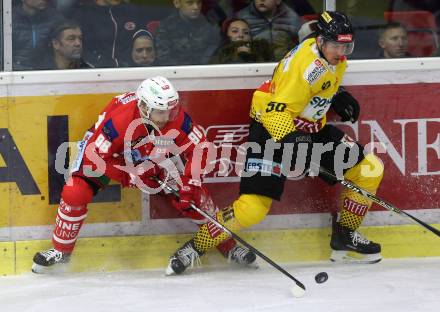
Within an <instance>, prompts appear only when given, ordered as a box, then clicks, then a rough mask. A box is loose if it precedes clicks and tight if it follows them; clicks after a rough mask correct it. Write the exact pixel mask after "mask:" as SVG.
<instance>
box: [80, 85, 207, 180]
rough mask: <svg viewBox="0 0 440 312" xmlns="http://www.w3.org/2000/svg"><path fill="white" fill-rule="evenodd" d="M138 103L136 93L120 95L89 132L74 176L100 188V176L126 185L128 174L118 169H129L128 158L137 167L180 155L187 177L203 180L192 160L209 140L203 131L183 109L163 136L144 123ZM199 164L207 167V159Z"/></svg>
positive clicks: (108, 106)
mask: <svg viewBox="0 0 440 312" xmlns="http://www.w3.org/2000/svg"><path fill="white" fill-rule="evenodd" d="M137 102H138V98H137V97H136V94H135V93H133V92H129V93H124V94H122V95H118V96H116V97H114V98H113V99H112V100H111V101H110V102H109V104H108V105H107V106H106V107H105V108H104V110H103V111H102V113H101V114H100V115H99V117H98V121H97V122H96V124H95V125H94V127H92V128H91V129H90V130H89V131H88V132H87V133H86V136H85V138H84V140H83V145H84V146H83V147H82V148H83V150H82V151H80V154H79V156H80V157H79V158H78V161H77V165H76V166H73V167H74V168H73V170H72V172H73V175H81V176H85V177H87V178H88V179H89V180H92V181H94V182H95V183H97V184H98V185H99V186H102V185H103V184H104V181H103V180H102V177H97V178H96V176H99V175H101V176H102V175H103V176H105V177H107V178H110V179H112V180H116V181H119V182H121V183H122V184H124V181H125V180H126V179H127V172H125V171H124V170H120V169H118V166H125V165H126V160H127V159H130V160H132V161H133V163H134V164H135V165H136V164H138V163H141V162H143V161H145V160H147V159H148V160H152V161H154V162H156V163H160V161H161V160H163V159H165V158H167V157H170V156H173V155H180V156H181V158H182V159H183V161H184V163H185V168H184V172H183V175H185V176H188V177H190V178H194V179H200V172H197V170H196V171H194V168H192V161H193V156H194V155H193V154H194V149H195V148H196V146H197V145H198V144H200V143H203V142H205V141H206V137H205V135H204V132H203V130H202V129H201V128H200V127H199V126H197V125H195V124H193V122H192V120H191V117H190V116H189V115H188V114H187V113H186V112H184V111H183V109H181V110H180V111H179V112H178V114H177V117H176V118H175V119H174V120H172V121H169V122H168V123H167V124H166V125H165V126H164V127H163V128H162V129H161V130H160V133H159V132H158V131H157V130H155V129H154V127H152V126H148V125H145V124H144V123H143V122H142V119H141V116H140V112H139V109H138V106H137ZM80 149H81V147H80ZM204 154H206V153H204ZM198 161H200V162H201V163H200V164H197V166H196V168H204V165H205V164H204V162H205V161H206V156H205V155H201V157H198ZM75 167H76V168H75ZM90 171H93V172H92V173H91V174H90ZM196 175H197V176H196ZM93 176H95V178H94V177H93ZM105 177H104V179H105Z"/></svg>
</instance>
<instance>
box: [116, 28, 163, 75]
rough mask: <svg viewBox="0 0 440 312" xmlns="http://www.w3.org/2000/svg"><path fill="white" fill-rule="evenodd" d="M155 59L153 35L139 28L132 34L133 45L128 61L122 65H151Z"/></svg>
mask: <svg viewBox="0 0 440 312" xmlns="http://www.w3.org/2000/svg"><path fill="white" fill-rule="evenodd" d="M155 59H156V50H155V48H154V39H153V35H152V34H151V33H150V32H149V31H148V30H145V29H139V30H138V31H137V32H135V33H134V35H133V46H132V48H131V53H130V55H129V56H128V61H126V62H124V63H122V67H143V66H153V65H154V61H155Z"/></svg>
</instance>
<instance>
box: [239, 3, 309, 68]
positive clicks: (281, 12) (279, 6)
mask: <svg viewBox="0 0 440 312" xmlns="http://www.w3.org/2000/svg"><path fill="white" fill-rule="evenodd" d="M237 16H238V17H239V18H242V19H244V20H246V21H247V22H248V24H249V26H250V28H251V35H252V38H254V39H264V40H267V42H268V43H269V45H270V46H271V48H272V51H273V60H274V61H279V60H280V59H282V58H283V56H284V55H285V54H286V53H287V52H288V51H289V50H290V49H292V48H293V47H294V46H295V44H296V43H297V42H298V38H297V32H298V29H299V27H300V25H301V20H300V18H299V16H298V14H296V13H295V11H293V10H292V9H291V8H289V7H288V6H287V5H286V4H284V3H283V2H282V0H253V1H252V3H251V4H249V5H248V6H247V7H245V8H244V9H242V10H240V11H239V12H238V13H237Z"/></svg>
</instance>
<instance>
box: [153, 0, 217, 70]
mask: <svg viewBox="0 0 440 312" xmlns="http://www.w3.org/2000/svg"><path fill="white" fill-rule="evenodd" d="M173 3H174V6H175V7H176V9H177V10H176V11H175V12H174V13H173V14H171V15H170V16H168V17H167V18H165V19H164V20H162V21H161V22H160V25H159V27H158V28H157V32H156V53H157V60H158V64H159V65H197V64H208V62H209V59H210V57H211V55H212V54H213V53H214V51H215V50H216V49H217V47H218V46H219V44H220V30H219V29H218V28H217V27H215V26H213V25H211V24H210V23H209V22H208V21H207V20H206V19H205V17H204V16H203V15H201V13H200V12H201V6H202V4H201V0H192V1H188V0H174V1H173Z"/></svg>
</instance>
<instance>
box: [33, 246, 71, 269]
mask: <svg viewBox="0 0 440 312" xmlns="http://www.w3.org/2000/svg"><path fill="white" fill-rule="evenodd" d="M69 261H70V254H68V253H63V252H61V251H58V250H56V249H54V248H52V249H49V250H46V251H40V252H37V253H36V254H35V256H34V263H33V264H32V272H34V273H46V272H47V271H49V269H52V268H53V266H54V265H56V264H59V263H68V262H69Z"/></svg>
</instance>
